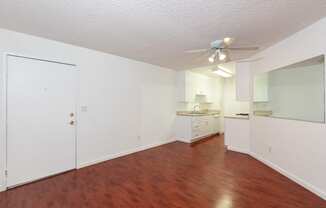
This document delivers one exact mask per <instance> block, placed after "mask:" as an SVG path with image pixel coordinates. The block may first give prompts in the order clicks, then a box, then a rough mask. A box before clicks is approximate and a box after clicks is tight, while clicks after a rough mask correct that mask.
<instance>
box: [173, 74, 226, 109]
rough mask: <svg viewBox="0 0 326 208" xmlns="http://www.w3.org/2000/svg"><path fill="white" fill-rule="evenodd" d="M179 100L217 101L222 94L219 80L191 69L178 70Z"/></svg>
mask: <svg viewBox="0 0 326 208" xmlns="http://www.w3.org/2000/svg"><path fill="white" fill-rule="evenodd" d="M176 81H177V83H176V88H177V102H198V103H210V102H215V100H217V99H218V96H219V95H220V94H221V92H220V90H221V87H219V86H218V83H219V82H218V81H217V80H216V79H213V78H209V77H207V76H204V75H201V74H198V73H194V72H191V71H179V72H177V80H176Z"/></svg>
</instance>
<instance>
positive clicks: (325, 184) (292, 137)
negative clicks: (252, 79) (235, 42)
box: [251, 18, 326, 199]
mask: <svg viewBox="0 0 326 208" xmlns="http://www.w3.org/2000/svg"><path fill="white" fill-rule="evenodd" d="M325 37H326V18H324V19H322V20H320V21H319V22H317V23H315V24H313V25H311V26H309V27H307V28H305V29H304V30H302V31H300V32H298V33H296V34H294V35H292V36H291V37H289V38H287V39H285V40H284V41H281V42H279V43H277V44H276V45H274V46H272V47H270V48H268V49H266V50H265V51H263V52H261V53H259V54H257V55H256V57H264V59H262V60H260V61H258V62H255V63H252V65H251V67H252V70H253V74H257V73H261V72H265V71H270V70H273V69H276V68H280V67H284V66H286V65H289V64H293V63H296V62H299V61H303V60H306V59H308V58H312V57H314V56H318V55H321V54H325V52H326V44H325V40H326V39H325ZM307 110H309V109H307ZM269 147H271V148H272V149H271V151H270V152H269ZM325 147H326V125H325V124H318V123H311V122H302V121H293V120H285V119H276V118H267V117H253V118H252V119H251V151H252V153H253V155H254V156H256V157H257V158H259V159H261V160H263V161H265V162H266V163H267V164H269V165H270V166H273V167H274V168H276V169H278V170H279V171H281V172H282V173H284V174H286V175H287V176H289V177H291V178H292V179H294V180H296V181H297V182H299V183H301V184H302V185H304V186H305V187H306V188H308V189H310V190H312V191H314V192H315V193H317V194H319V195H320V196H321V197H323V198H324V199H326V178H325V176H326V161H325V158H326V151H325Z"/></svg>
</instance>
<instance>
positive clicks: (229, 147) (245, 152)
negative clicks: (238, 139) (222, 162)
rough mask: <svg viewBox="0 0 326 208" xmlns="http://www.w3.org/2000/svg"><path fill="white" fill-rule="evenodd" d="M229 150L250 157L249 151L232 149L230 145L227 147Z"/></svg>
mask: <svg viewBox="0 0 326 208" xmlns="http://www.w3.org/2000/svg"><path fill="white" fill-rule="evenodd" d="M227 150H230V151H233V152H239V153H242V154H247V155H250V152H249V151H248V150H245V149H241V148H238V147H231V146H229V145H228V146H227Z"/></svg>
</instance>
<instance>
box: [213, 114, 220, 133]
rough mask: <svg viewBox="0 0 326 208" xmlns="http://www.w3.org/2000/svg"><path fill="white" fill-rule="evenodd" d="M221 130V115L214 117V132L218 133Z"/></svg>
mask: <svg viewBox="0 0 326 208" xmlns="http://www.w3.org/2000/svg"><path fill="white" fill-rule="evenodd" d="M219 132H220V117H217V116H213V117H212V134H217V133H219Z"/></svg>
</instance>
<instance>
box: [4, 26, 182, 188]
mask: <svg viewBox="0 0 326 208" xmlns="http://www.w3.org/2000/svg"><path fill="white" fill-rule="evenodd" d="M7 52H10V53H16V54H22V55H26V56H31V57H37V58H43V59H50V60H55V61H61V62H67V63H72V64H76V65H77V67H78V68H79V69H80V92H79V104H80V105H81V106H88V112H80V111H79V112H78V113H79V115H78V148H77V151H78V158H77V160H78V166H85V165H89V164H92V163H94V162H98V161H102V160H106V159H109V158H113V157H115V156H118V155H121V154H125V153H129V152H132V151H135V150H138V149H142V148H147V147H149V146H152V145H158V144H162V143H164V142H168V141H171V139H172V138H173V132H172V125H173V121H174V117H175V107H176V106H175V105H176V104H175V103H176V102H175V86H174V84H175V72H174V71H173V70H170V69H166V68H162V67H158V66H154V65H150V64H146V63H142V62H137V61H133V60H129V59H126V58H122V57H118V56H114V55H109V54H105V53H101V52H97V51H93V50H89V49H85V48H80V47H76V46H71V45H67V44H63V43H59V42H55V41H50V40H46V39H42V38H38V37H34V36H29V35H25V34H21V33H15V32H11V31H7V30H0V55H1V56H2V57H4V53H7ZM3 62H4V60H3V59H2V58H1V59H0V75H1V78H3V76H2V75H3V66H4V63H3ZM2 81H3V79H1V90H0V92H1V95H0V99H1V104H2V105H1V116H0V118H1V123H0V124H1V126H0V127H1V129H0V133H1V137H0V189H1V188H3V184H4V183H5V177H4V170H5V135H4V128H5V125H4V122H5V118H4V117H3V112H4V110H5V109H4V105H3V104H4V103H3V102H4V97H3V82H2ZM138 136H139V137H138ZM1 186H2V187H1Z"/></svg>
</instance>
